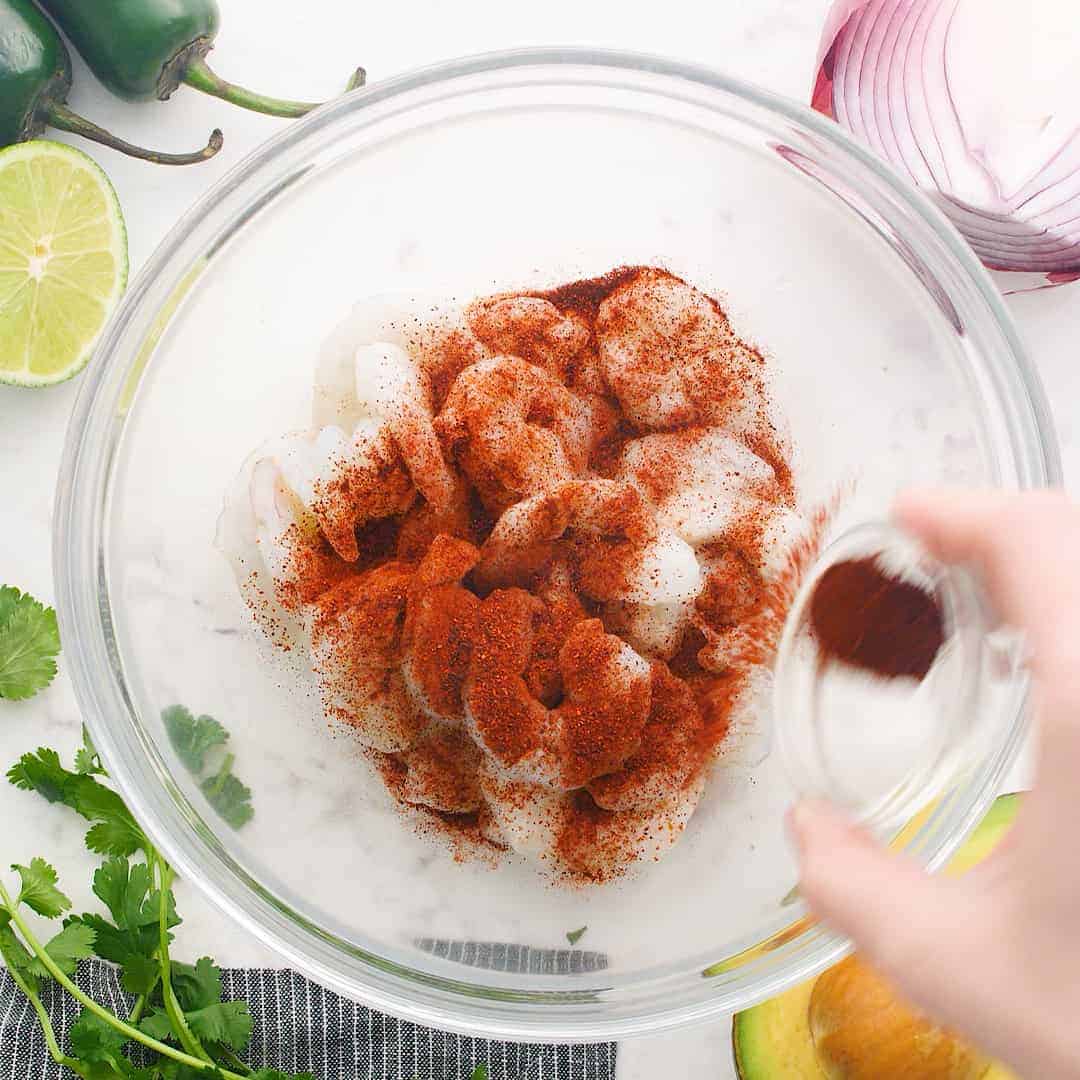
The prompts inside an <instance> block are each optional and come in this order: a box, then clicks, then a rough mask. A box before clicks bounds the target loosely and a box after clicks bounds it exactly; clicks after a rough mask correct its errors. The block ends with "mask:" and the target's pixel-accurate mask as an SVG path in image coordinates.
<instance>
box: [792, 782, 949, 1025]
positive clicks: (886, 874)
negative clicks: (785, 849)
mask: <svg viewBox="0 0 1080 1080" xmlns="http://www.w3.org/2000/svg"><path fill="white" fill-rule="evenodd" d="M790 825H791V831H792V834H793V837H794V839H795V843H796V847H797V850H798V853H799V870H800V889H801V891H802V894H803V896H804V897H805V898H806V901H807V903H808V904H809V905H810V908H811V910H812V911H813V912H814V913H815V914H816V915H817V916H818V917H819V918H821V919H822V920H823V921H824V922H825V923H827V924H828V925H829V926H831V927H832V928H833V929H834V930H837V931H839V932H840V933H842V934H845V935H846V936H848V937H850V938H851V939H852V941H854V942H855V946H856V948H857V949H858V950H859V952H860V953H862V954H863V956H864V957H865V958H866V959H867V960H869V962H870V963H871V964H872V965H873V966H874V967H876V968H877V969H878V970H879V971H881V973H882V974H883V975H885V976H886V977H888V978H889V979H891V980H893V981H894V982H895V983H896V984H897V985H898V986H899V987H900V989H901V990H902V991H903V992H904V993H905V994H906V995H907V996H908V997H910V998H911V999H912V1000H913V1001H915V1002H916V1003H918V1004H921V1005H923V1006H924V1007H927V1008H932V1009H936V1010H938V1011H939V1012H944V1013H947V1014H949V1015H955V1009H956V1008H957V1006H958V1004H959V1003H958V1002H955V1001H952V1000H949V999H948V998H949V997H951V996H952V995H953V994H959V993H960V992H961V991H960V987H958V986H957V981H956V978H955V972H956V969H957V968H958V967H962V966H963V958H962V956H960V955H959V954H960V953H962V952H967V951H968V950H967V947H966V946H965V944H964V940H965V939H964V936H963V935H962V934H961V933H959V932H958V930H959V929H960V928H962V927H963V926H964V924H965V923H970V913H965V910H964V908H965V905H964V904H963V902H962V900H961V895H960V891H959V890H958V889H957V884H958V883H957V882H951V881H947V880H945V879H938V878H931V877H930V876H928V875H927V874H925V873H924V872H923V871H922V870H921V869H920V868H919V867H917V866H916V865H915V864H913V863H911V862H909V861H908V860H906V859H904V858H903V857H901V856H897V855H896V854H894V853H890V852H888V851H887V850H885V849H884V848H882V847H880V846H879V845H878V844H877V843H876V842H875V841H874V840H873V838H872V837H870V836H868V835H867V834H866V833H864V832H863V831H862V830H860V829H858V828H857V827H856V826H854V825H853V824H852V823H851V822H849V821H848V820H847V819H846V818H845V817H844V816H843V814H842V813H841V812H840V811H838V810H836V809H834V808H833V807H831V806H830V805H828V804H827V803H819V802H807V801H804V802H801V803H799V804H798V805H797V806H796V807H795V808H794V809H793V811H792V813H791V817H790ZM950 988H951V989H950ZM943 993H944V994H945V995H946V1000H942V995H943Z"/></svg>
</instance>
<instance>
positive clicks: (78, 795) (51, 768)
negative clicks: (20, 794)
mask: <svg viewBox="0 0 1080 1080" xmlns="http://www.w3.org/2000/svg"><path fill="white" fill-rule="evenodd" d="M7 776H8V780H10V781H11V783H13V784H14V785H15V786H16V787H17V788H21V789H22V790H23V791H36V792H37V793H38V794H39V795H42V796H43V797H44V798H45V799H47V800H48V801H49V802H53V803H56V802H59V803H63V804H64V805H65V806H69V807H70V808H71V809H72V810H74V811H75V812H76V813H78V814H81V815H82V816H83V817H84V818H86V819H87V821H92V822H95V823H100V824H101V827H100V828H99V827H98V826H97V825H95V827H93V828H91V829H90V831H89V833H88V834H87V844H88V846H89V847H90V850H91V851H96V852H98V853H99V854H102V855H106V854H112V855H132V854H134V853H135V851H136V850H137V849H138V848H140V847H144V846H146V843H147V841H146V836H145V834H144V833H143V831H142V829H140V828H139V826H138V824H137V823H136V821H135V819H134V818H133V817H132V816H131V811H130V810H128V808H127V806H126V805H125V804H124V800H123V799H121V798H120V796H119V795H117V793H116V792H115V791H113V790H112V788H108V787H106V786H105V785H104V784H102V783H101V782H100V781H98V780H96V779H94V777H93V776H90V775H85V774H80V773H77V772H71V771H69V770H68V769H65V768H64V766H63V765H62V764H61V763H60V755H59V754H57V752H56V751H55V750H51V749H49V748H48V747H44V746H43V747H40V748H39V749H38V751H37V753H36V754H23V756H22V757H21V758H19V760H18V761H17V762H16V763H15V764H14V765H12V767H11V768H10V769H9V770H8V774H7Z"/></svg>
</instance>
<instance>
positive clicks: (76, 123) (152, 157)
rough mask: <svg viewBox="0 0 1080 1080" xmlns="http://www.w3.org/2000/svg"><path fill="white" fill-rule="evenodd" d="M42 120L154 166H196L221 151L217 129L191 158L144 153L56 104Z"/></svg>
mask: <svg viewBox="0 0 1080 1080" xmlns="http://www.w3.org/2000/svg"><path fill="white" fill-rule="evenodd" d="M45 119H46V120H47V121H48V122H49V124H50V125H51V126H52V127H54V128H59V129H60V130H61V131H70V132H71V133H72V134H73V135H81V136H82V137H83V138H84V139H90V140H91V141H93V142H96V143H101V145H102V146H108V147H110V148H111V149H113V150H119V151H120V153H121V154H127V155H128V156H129V157H134V158H139V159H140V160H141V161H153V162H154V163H155V164H157V165H195V164H197V163H198V162H200V161H206V160H207V159H208V158H212V157H213V156H214V155H215V154H216V153H217V152H218V151H219V150H220V149H221V144H222V141H223V138H222V134H221V131H220V129H218V128H214V130H213V131H212V132H211V133H210V139H209V140H208V142H207V144H206V145H205V146H204V147H203V148H202V149H201V150H196V151H195V152H194V153H193V154H166V153H164V152H163V151H159V150H147V149H146V148H145V147H142V146H136V145H134V143H129V142H125V141H124V140H123V139H120V138H117V137H116V136H115V135H113V134H112V132H109V131H106V130H105V129H104V128H103V127H98V125H97V124H95V123H93V122H92V121H90V120H87V119H86V118H85V117H82V116H79V114H78V113H73V112H72V111H71V110H70V109H69V108H68V107H67V106H66V105H61V104H60V103H59V102H52V103H50V104H49V105H48V107H47V108H46V110H45Z"/></svg>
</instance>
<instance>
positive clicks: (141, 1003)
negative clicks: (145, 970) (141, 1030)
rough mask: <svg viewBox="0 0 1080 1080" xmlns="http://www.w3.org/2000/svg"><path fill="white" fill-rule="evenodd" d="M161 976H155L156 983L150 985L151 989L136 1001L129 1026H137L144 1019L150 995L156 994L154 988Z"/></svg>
mask: <svg viewBox="0 0 1080 1080" xmlns="http://www.w3.org/2000/svg"><path fill="white" fill-rule="evenodd" d="M160 977H161V976H160V975H155V976H154V981H153V982H152V983H151V984H150V989H149V990H147V991H146V993H145V994H140V995H139V996H138V997H137V998H136V999H135V1004H134V1005H133V1006H132V1007H131V1012H130V1013H128V1018H127V1022H128V1023H129V1024H137V1023H138V1022H139V1020H140V1018H141V1017H142V1014H143V1009H145V1008H146V1003H147V1001H149V1000H150V995H151V994H152V993H153V992H154V987H155V986H157V984H158V979H159V978H160Z"/></svg>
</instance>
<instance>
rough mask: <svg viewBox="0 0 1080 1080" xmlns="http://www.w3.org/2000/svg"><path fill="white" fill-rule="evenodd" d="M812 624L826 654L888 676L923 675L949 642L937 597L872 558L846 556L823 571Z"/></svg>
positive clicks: (814, 599)
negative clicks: (945, 643) (843, 559)
mask: <svg viewBox="0 0 1080 1080" xmlns="http://www.w3.org/2000/svg"><path fill="white" fill-rule="evenodd" d="M810 626H811V629H812V630H813V633H814V637H815V638H816V640H817V643H818V647H819V648H820V650H821V652H822V654H823V656H824V658H825V659H827V660H836V661H839V662H841V663H845V664H850V665H852V666H854V667H858V668H862V669H863V670H865V671H869V672H872V673H873V674H875V675H880V676H882V677H884V678H898V677H902V676H907V677H910V678H915V679H922V678H924V677H925V676H926V673H927V672H928V671H929V670H930V666H931V664H933V662H934V658H935V657H936V656H937V654H938V651H939V650H940V649H941V646H942V645H943V644H944V642H945V620H944V617H943V614H942V610H941V605H940V604H939V603H938V600H937V598H936V597H934V596H933V595H931V594H930V593H929V592H927V591H926V590H925V589H923V588H921V587H920V586H918V585H915V584H913V583H912V582H910V581H904V580H903V579H901V578H899V577H895V576H893V575H891V574H888V573H887V572H886V571H885V570H883V569H882V567H881V566H880V565H879V564H878V562H877V560H876V559H874V558H862V559H848V560H845V561H844V562H839V563H836V564H835V565H834V566H830V567H829V569H828V570H826V571H825V573H824V574H822V576H821V579H820V580H819V581H818V583H817V585H816V586H815V588H814V592H813V595H812V596H811V598H810Z"/></svg>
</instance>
